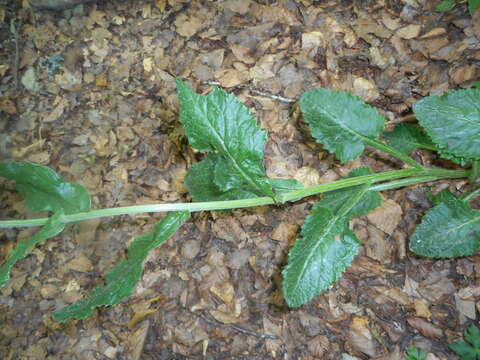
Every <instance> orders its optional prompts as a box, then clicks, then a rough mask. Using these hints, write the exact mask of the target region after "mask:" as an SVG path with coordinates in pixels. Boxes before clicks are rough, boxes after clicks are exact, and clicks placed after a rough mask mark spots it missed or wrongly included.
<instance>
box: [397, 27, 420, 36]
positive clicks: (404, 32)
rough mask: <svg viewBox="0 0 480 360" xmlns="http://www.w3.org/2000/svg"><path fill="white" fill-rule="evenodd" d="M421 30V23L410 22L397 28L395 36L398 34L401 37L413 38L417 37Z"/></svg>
mask: <svg viewBox="0 0 480 360" xmlns="http://www.w3.org/2000/svg"><path fill="white" fill-rule="evenodd" d="M421 30H422V26H421V25H414V24H411V25H407V26H405V27H403V28H401V29H399V30H397V36H400V37H401V38H402V39H413V38H416V37H418V35H419V34H420V31H421Z"/></svg>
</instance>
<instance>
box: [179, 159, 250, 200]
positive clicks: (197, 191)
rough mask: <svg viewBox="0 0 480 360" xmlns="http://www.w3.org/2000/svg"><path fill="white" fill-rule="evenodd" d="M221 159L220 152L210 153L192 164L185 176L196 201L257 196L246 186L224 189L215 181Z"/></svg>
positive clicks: (186, 183) (187, 186) (187, 185)
mask: <svg viewBox="0 0 480 360" xmlns="http://www.w3.org/2000/svg"><path fill="white" fill-rule="evenodd" d="M219 159H221V156H220V155H219V154H215V153H210V154H208V155H207V156H206V158H205V159H204V160H202V161H200V162H197V163H194V164H192V166H191V167H190V168H189V169H188V172H187V176H186V177H185V181H184V183H185V186H186V188H187V189H188V192H189V193H190V195H191V196H192V199H193V200H195V201H220V200H237V199H248V198H254V197H257V195H256V194H255V193H254V192H253V191H251V190H250V187H248V186H244V187H239V188H237V189H231V190H228V191H222V190H220V188H219V187H218V186H217V184H216V183H215V181H214V175H215V168H216V165H217V163H218V162H219Z"/></svg>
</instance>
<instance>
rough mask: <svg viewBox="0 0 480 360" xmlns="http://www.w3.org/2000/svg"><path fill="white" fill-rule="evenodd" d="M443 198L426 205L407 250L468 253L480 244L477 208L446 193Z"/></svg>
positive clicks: (433, 253) (435, 255)
mask: <svg viewBox="0 0 480 360" xmlns="http://www.w3.org/2000/svg"><path fill="white" fill-rule="evenodd" d="M441 198H442V200H444V202H442V203H440V204H439V205H436V206H434V207H433V208H432V209H430V210H429V211H428V212H427V213H426V214H425V216H424V217H423V219H422V222H421V224H420V225H418V226H417V228H416V230H415V232H414V234H413V236H412V238H411V240H410V250H411V251H413V252H414V253H415V254H418V255H422V256H426V257H432V258H450V257H457V256H470V255H473V254H475V251H476V250H477V249H478V248H479V247H480V211H477V210H473V209H471V208H470V207H469V206H468V204H466V203H465V202H464V201H462V200H459V199H457V198H453V197H452V196H450V195H449V194H448V193H444V194H442V195H441Z"/></svg>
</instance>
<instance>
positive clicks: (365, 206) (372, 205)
mask: <svg viewBox="0 0 480 360" xmlns="http://www.w3.org/2000/svg"><path fill="white" fill-rule="evenodd" d="M370 174H373V172H372V170H371V169H370V168H369V167H367V166H362V167H359V168H356V169H353V170H352V171H350V173H349V174H348V175H347V176H345V177H343V178H342V179H348V178H352V177H356V176H363V175H370ZM362 186H363V185H358V186H353V187H349V188H345V189H340V190H335V191H329V192H327V193H325V194H323V196H322V199H321V200H320V201H318V204H319V206H322V207H326V208H329V209H330V210H331V211H332V212H333V213H334V214H336V213H338V212H339V211H340V209H341V207H342V206H343V205H344V204H345V203H346V202H347V201H348V200H349V199H350V198H351V197H352V196H353V194H354V192H355V191H356V190H358V189H360V188H361V187H362ZM381 203H382V197H381V196H380V193H379V192H378V191H371V190H368V191H367V192H366V193H365V195H364V196H363V197H362V198H361V199H360V200H359V201H358V202H357V203H356V204H354V205H353V206H352V208H351V209H350V210H349V212H348V214H346V215H345V216H347V217H348V218H352V217H355V216H360V215H363V214H366V213H368V212H369V211H372V210H374V209H376V208H377V207H378V206H380V205H381Z"/></svg>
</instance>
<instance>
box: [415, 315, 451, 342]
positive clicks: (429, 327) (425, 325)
mask: <svg viewBox="0 0 480 360" xmlns="http://www.w3.org/2000/svg"><path fill="white" fill-rule="evenodd" d="M407 322H408V324H409V325H410V326H411V327H413V328H414V329H417V330H418V331H419V332H420V334H422V335H423V336H426V337H429V338H433V339H439V338H441V337H442V336H443V331H442V329H440V328H439V327H438V326H436V325H433V324H432V323H430V322H428V321H426V320H424V319H421V318H418V317H413V316H409V317H407Z"/></svg>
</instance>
